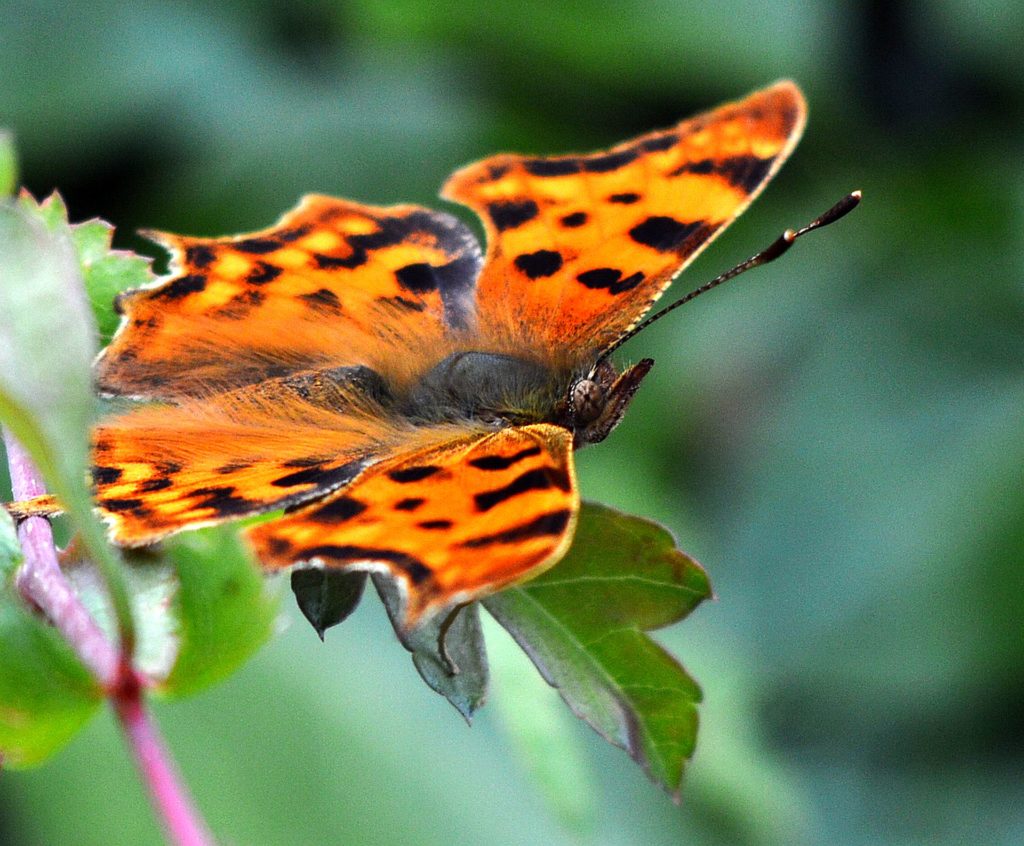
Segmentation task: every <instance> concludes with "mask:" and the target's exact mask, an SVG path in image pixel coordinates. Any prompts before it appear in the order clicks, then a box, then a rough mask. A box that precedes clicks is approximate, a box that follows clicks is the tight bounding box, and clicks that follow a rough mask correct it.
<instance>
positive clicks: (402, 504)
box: [395, 496, 426, 511]
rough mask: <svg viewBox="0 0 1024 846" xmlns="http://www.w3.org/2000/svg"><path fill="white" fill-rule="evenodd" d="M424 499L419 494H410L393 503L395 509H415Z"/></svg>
mask: <svg viewBox="0 0 1024 846" xmlns="http://www.w3.org/2000/svg"><path fill="white" fill-rule="evenodd" d="M424 502H426V500H425V499H424V498H423V497H421V496H410V497H406V498H405V499H400V500H398V502H396V503H395V511H415V510H416V509H417V508H419V507H420V506H421V505H423V503H424Z"/></svg>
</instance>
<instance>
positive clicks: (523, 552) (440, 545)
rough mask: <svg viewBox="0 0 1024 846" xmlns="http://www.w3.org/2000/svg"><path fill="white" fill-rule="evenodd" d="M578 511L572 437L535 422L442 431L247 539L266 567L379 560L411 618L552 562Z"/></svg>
mask: <svg viewBox="0 0 1024 846" xmlns="http://www.w3.org/2000/svg"><path fill="white" fill-rule="evenodd" d="M578 510H579V495H578V493H577V490H576V480H575V474H574V471H573V460H572V435H571V433H570V432H569V431H568V430H566V429H563V428H562V427H560V426H550V425H543V424H542V425H533V426H524V427H521V428H510V429H503V430H501V431H498V432H494V433H492V434H483V435H482V434H481V433H479V432H476V433H463V434H461V435H457V436H455V437H451V435H450V434H449V438H448V440H446V441H444V442H440V443H437V444H434V445H432V446H429V447H425V448H422V449H420V450H418V451H411V452H409V453H407V454H405V455H402V456H398V457H395V458H393V459H389V460H386V461H382V462H380V463H378V464H375V465H373V466H371V467H370V468H368V469H367V470H365V471H364V472H363V474H362V475H361V476H360V477H358V479H357V480H356V481H355V482H353V483H352V484H351V485H349V486H348V487H346V488H345V489H344V490H342V491H339V492H337V493H336V494H333V495H332V496H330V497H328V498H327V499H325V500H323V501H321V502H317V503H314V504H311V505H309V506H306V507H304V508H302V509H300V510H298V511H295V512H294V513H292V514H288V515H286V516H284V517H282V518H281V519H278V520H274V521H272V522H269V523H265V524H263V525H260V526H257V527H254V528H252V529H250V530H249V538H250V540H251V542H252V543H253V545H254V547H255V549H256V552H257V554H258V556H259V557H260V559H261V560H262V561H263V562H264V563H265V564H267V565H269V566H271V567H288V566H291V565H292V564H296V563H298V562H302V561H312V562H316V563H320V564H323V565H326V566H340V567H344V566H352V567H364V568H369V569H384V570H387V571H388V572H389V573H390V574H391V575H392V576H394V577H395V578H396V579H398V580H399V581H400V583H401V584H402V585H404V586H405V588H406V590H407V597H408V602H407V609H406V614H407V621H408V622H409V623H410V624H411V623H414V622H415V621H416V620H417V619H418V618H419V617H421V616H422V615H423V614H424V613H425V612H427V611H433V610H436V609H440V608H444V607H449V606H451V605H453V604H456V603H461V602H467V601H469V600H471V599H474V598H476V597H479V596H481V595H484V594H488V593H492V592H494V591H495V590H498V589H499V588H501V587H504V586H505V585H508V584H511V583H513V582H516V581H518V580H520V579H523V578H525V577H526V576H528V575H531V574H533V573H535V572H537V571H538V570H540V569H542V568H543V567H544V566H545V565H549V564H551V563H554V561H556V560H558V558H560V557H561V555H562V554H563V553H564V551H565V548H566V546H567V545H568V543H569V540H570V538H571V536H572V529H573V526H574V525H575V521H576V514H577V512H578Z"/></svg>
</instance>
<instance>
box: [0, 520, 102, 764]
mask: <svg viewBox="0 0 1024 846" xmlns="http://www.w3.org/2000/svg"><path fill="white" fill-rule="evenodd" d="M20 555H21V553H20V550H19V547H18V541H17V537H16V536H15V533H14V524H13V522H12V521H11V518H10V517H9V516H8V515H7V513H6V512H5V511H3V510H2V509H0V763H2V764H3V765H4V766H12V767H24V766H30V765H33V764H38V763H40V762H42V761H44V760H45V759H46V758H48V757H49V756H50V755H52V754H53V753H54V752H56V751H57V750H58V749H60V747H61V746H63V745H64V744H65V743H66V742H67V741H68V740H69V739H70V738H71V737H72V736H73V735H74V734H75V733H76V732H77V731H78V729H79V728H80V727H81V726H82V725H83V724H84V723H85V722H86V721H87V720H88V719H89V717H91V716H92V714H93V713H94V712H95V711H96V708H97V707H98V706H99V703H100V701H101V700H102V695H101V691H100V689H99V688H98V687H97V685H96V683H95V682H94V681H93V680H92V677H91V676H90V674H89V672H88V670H87V669H86V668H85V667H84V666H82V664H81V663H80V662H79V661H78V659H77V658H76V657H75V655H74V653H73V652H72V651H71V649H70V648H69V647H68V646H67V644H65V643H64V641H63V640H62V639H61V637H60V635H59V634H58V633H57V632H56V630H54V629H53V628H52V627H51V626H49V625H47V624H46V623H45V622H43V620H42V619H40V618H39V617H38V616H36V615H35V614H33V613H32V612H30V611H29V610H28V609H27V608H26V607H25V605H24V603H23V602H22V600H21V598H20V596H19V595H18V592H17V590H16V588H15V587H14V574H15V570H16V569H17V566H18V564H19V563H20Z"/></svg>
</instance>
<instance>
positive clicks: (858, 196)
mask: <svg viewBox="0 0 1024 846" xmlns="http://www.w3.org/2000/svg"><path fill="white" fill-rule="evenodd" d="M850 196H851V197H853V199H855V200H856V201H857V202H858V203H859V202H860V201H861V200H862V199H863V198H864V192H863V191H861V190H860V188H858V189H857V190H856V191H851V192H850Z"/></svg>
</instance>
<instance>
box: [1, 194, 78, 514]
mask: <svg viewBox="0 0 1024 846" xmlns="http://www.w3.org/2000/svg"><path fill="white" fill-rule="evenodd" d="M52 207H53V204H51V206H50V207H48V209H51V208H52ZM48 209H47V210H43V211H40V212H38V213H34V212H33V211H32V210H31V209H30V208H29V207H28V206H27V205H26V203H25V201H24V200H23V201H22V202H19V203H14V202H3V203H2V204H0V417H2V418H3V420H4V422H6V423H7V424H8V425H9V426H10V427H11V429H12V430H13V432H14V434H15V435H16V437H17V438H18V439H19V440H20V441H21V443H22V444H23V445H24V446H25V448H26V449H28V451H29V452H30V453H31V455H32V457H33V459H34V460H35V462H36V464H37V465H38V466H39V469H40V471H41V472H42V473H43V475H44V476H45V477H46V478H47V480H48V481H49V483H50V484H51V485H53V487H54V490H55V492H56V493H58V494H59V495H60V497H61V499H62V500H63V501H64V503H65V505H67V506H68V507H69V510H72V511H74V512H76V513H82V512H87V511H88V510H89V509H90V507H91V506H90V503H89V493H88V489H87V487H86V484H85V477H86V465H87V461H88V445H87V437H86V433H87V432H88V430H89V424H90V423H91V421H92V414H93V395H92V374H91V370H90V365H91V363H92V359H93V356H94V355H95V353H96V349H97V346H96V333H95V328H94V324H93V320H92V314H91V311H90V309H89V307H88V304H87V303H86V299H85V296H84V293H83V290H82V278H81V272H80V269H79V265H78V260H77V258H76V255H75V251H74V247H73V245H72V242H71V236H70V233H69V231H68V229H67V226H66V225H64V226H60V225H58V224H54V223H53V222H52V220H51V219H50V218H49V216H48V215H49V213H50V212H49V210H48Z"/></svg>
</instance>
